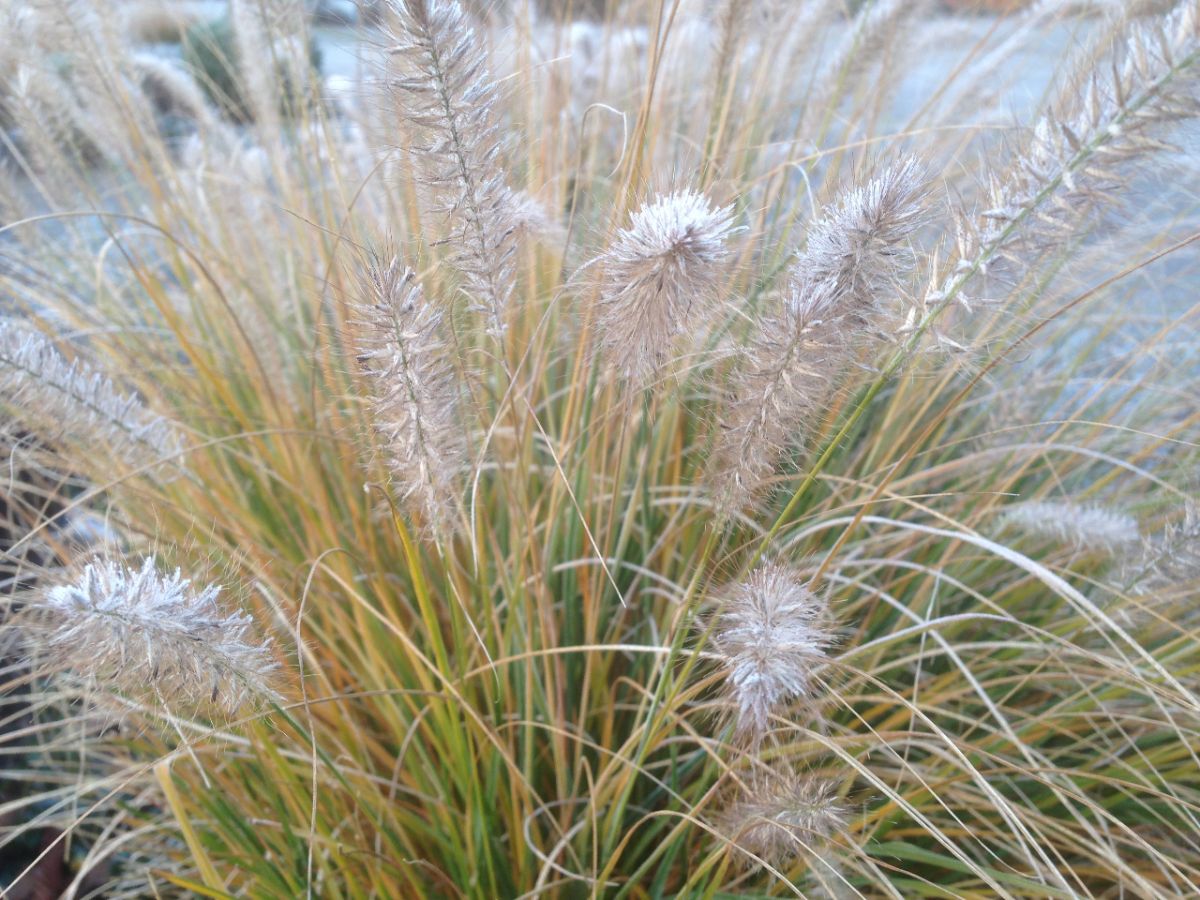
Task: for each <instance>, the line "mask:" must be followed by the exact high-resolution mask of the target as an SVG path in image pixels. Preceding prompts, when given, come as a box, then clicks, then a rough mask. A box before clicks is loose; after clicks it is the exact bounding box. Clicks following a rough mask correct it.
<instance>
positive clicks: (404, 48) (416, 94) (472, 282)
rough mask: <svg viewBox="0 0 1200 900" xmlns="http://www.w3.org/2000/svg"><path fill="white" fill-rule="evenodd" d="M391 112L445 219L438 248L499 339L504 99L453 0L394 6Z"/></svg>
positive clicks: (392, 1) (508, 243)
mask: <svg viewBox="0 0 1200 900" xmlns="http://www.w3.org/2000/svg"><path fill="white" fill-rule="evenodd" d="M385 6H386V8H387V14H386V15H385V16H384V20H383V21H384V35H385V41H386V42H387V45H388V48H387V49H388V54H389V58H390V68H389V72H388V78H387V82H386V94H385V103H386V105H387V107H388V108H389V109H390V110H391V111H392V112H393V113H394V115H395V117H396V118H397V119H398V120H399V121H400V122H402V123H404V124H406V125H407V126H408V128H409V129H410V130H411V132H412V133H413V141H414V143H413V147H412V152H413V154H414V156H415V159H416V163H417V166H418V169H419V170H420V172H421V176H422V178H423V179H424V181H425V183H426V185H427V187H428V188H429V190H430V193H431V194H432V196H433V198H434V204H435V208H434V210H433V212H435V213H440V214H442V215H445V216H447V217H448V219H449V223H450V233H449V234H447V235H446V236H445V238H444V239H443V240H442V241H441V242H439V243H440V245H441V246H444V247H447V248H449V250H450V254H451V261H452V262H453V264H454V266H455V267H456V268H457V270H458V271H459V272H460V274H461V275H462V277H463V281H464V285H463V287H464V290H465V292H466V294H467V296H468V298H469V300H470V302H471V304H472V306H473V308H474V309H476V310H477V311H479V312H481V313H482V314H483V315H484V316H485V317H486V320H487V323H488V330H489V331H490V332H491V333H492V335H493V336H495V337H500V336H502V335H503V334H504V333H505V331H506V329H507V327H508V326H507V319H508V316H509V312H510V310H509V306H510V304H511V302H512V297H513V291H514V287H515V280H516V263H515V259H514V254H515V249H514V239H513V237H514V236H513V231H514V225H513V222H512V211H513V206H514V204H513V201H512V199H511V197H510V193H511V192H510V190H509V188H508V186H507V185H506V183H505V181H504V175H503V172H502V171H501V170H500V168H499V166H498V159H499V154H500V149H501V146H500V145H501V141H500V129H499V125H498V124H497V122H496V118H497V112H496V109H495V107H496V104H497V102H498V91H497V87H496V84H495V82H494V81H493V80H492V78H491V76H490V75H489V73H488V70H487V53H486V51H485V49H484V47H483V45H482V43H481V41H480V40H479V38H478V36H477V35H476V33H475V30H474V29H473V28H472V27H471V22H470V19H469V17H468V15H467V13H466V11H465V10H463V8H462V6H461V5H460V4H459V3H458V2H456V0H389V2H388V3H386V4H385Z"/></svg>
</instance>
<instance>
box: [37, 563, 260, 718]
mask: <svg viewBox="0 0 1200 900" xmlns="http://www.w3.org/2000/svg"><path fill="white" fill-rule="evenodd" d="M219 593H220V588H219V587H216V586H213V585H208V586H205V587H203V588H195V587H193V586H192V583H191V582H190V581H189V580H188V579H186V578H184V577H183V576H182V574H181V573H180V572H179V570H176V571H175V573H174V574H171V575H166V574H163V573H162V572H160V571H159V569H158V567H157V565H156V562H155V559H154V557H153V556H151V557H148V558H147V559H146V560H145V561H144V562H143V563H142V566H141V568H140V569H139V568H134V567H131V566H129V565H127V564H126V563H124V562H122V561H120V560H113V559H97V560H95V561H93V562H90V563H88V564H87V565H86V566H85V567H84V569H83V572H82V574H81V575H80V577H79V579H78V580H77V581H75V582H73V583H70V584H60V585H58V586H56V587H53V588H50V589H49V590H48V591H46V593H45V596H44V598H43V599H42V600H41V601H40V603H38V604H37V605H36V606H35V607H34V612H35V613H37V614H40V617H41V619H43V620H44V621H42V622H40V623H39V625H40V627H37V628H34V629H32V635H33V640H34V641H35V642H36V645H37V647H38V650H39V651H40V652H41V653H43V654H45V655H46V656H47V657H48V660H49V662H50V664H51V665H53V666H55V667H56V668H60V669H63V670H66V671H69V672H70V673H71V674H73V675H77V676H81V677H84V678H86V679H88V680H90V681H91V682H92V683H93V684H94V686H95V687H96V688H98V689H99V690H101V691H111V690H114V689H115V690H116V691H117V692H119V693H121V694H123V695H128V696H129V697H132V698H136V699H142V700H149V701H151V702H154V703H156V704H161V705H163V706H165V707H166V708H168V709H173V710H184V709H198V710H208V709H211V710H217V711H221V712H224V713H225V714H228V715H233V714H235V713H237V712H238V711H239V710H241V709H242V708H243V707H244V706H245V705H246V704H247V703H250V702H258V701H263V700H267V699H272V698H274V696H275V695H274V691H273V690H272V688H271V684H270V682H271V675H272V672H273V671H274V669H275V667H276V666H275V662H274V659H273V656H272V653H271V649H270V645H269V644H268V643H264V642H262V641H260V640H258V639H256V637H255V635H254V634H253V630H254V629H253V623H252V621H251V619H250V617H249V615H247V614H246V613H244V612H241V611H237V612H225V611H223V610H222V609H221V607H220V605H219V604H218V603H217V597H218V595H219Z"/></svg>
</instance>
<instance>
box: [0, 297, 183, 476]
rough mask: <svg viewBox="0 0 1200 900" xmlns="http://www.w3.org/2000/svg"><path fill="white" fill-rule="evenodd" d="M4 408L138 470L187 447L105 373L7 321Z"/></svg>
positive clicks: (0, 383) (1, 328)
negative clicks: (64, 354)
mask: <svg viewBox="0 0 1200 900" xmlns="http://www.w3.org/2000/svg"><path fill="white" fill-rule="evenodd" d="M0 409H4V410H6V411H7V412H9V413H10V414H11V415H13V416H15V417H16V418H17V419H18V420H20V421H24V422H27V423H28V425H29V427H30V428H32V429H35V430H37V431H38V432H39V434H40V435H41V436H42V437H43V438H45V439H48V440H54V441H65V442H67V443H70V444H71V445H73V446H75V447H78V448H86V449H88V450H94V449H95V448H96V446H97V445H100V446H103V447H104V448H105V449H106V450H108V451H110V452H111V453H113V454H115V455H116V456H117V457H118V458H120V459H121V460H123V461H124V462H125V463H126V464H127V465H129V466H132V467H134V468H141V467H153V468H155V470H156V472H157V473H161V472H162V471H164V470H163V469H162V468H161V467H158V466H155V464H156V463H164V462H167V463H174V464H175V465H178V457H179V454H180V450H181V449H182V447H183V438H182V435H181V434H180V432H179V430H178V428H176V426H175V425H174V424H173V423H172V422H170V421H169V420H167V419H165V418H163V417H162V416H158V415H155V414H153V413H152V412H150V410H148V409H147V408H146V407H145V406H144V405H143V404H142V402H141V400H140V399H138V397H137V396H136V395H134V394H123V393H121V392H120V391H119V390H117V388H116V386H115V385H114V384H113V383H112V381H110V380H109V379H108V378H107V377H105V376H104V375H103V374H101V373H100V372H98V371H96V370H95V369H93V368H92V367H91V366H89V365H87V364H86V363H83V362H80V361H78V360H76V361H74V362H68V361H67V360H66V358H65V357H64V356H63V355H62V354H61V353H60V352H59V351H58V350H57V348H55V346H54V345H53V344H52V343H51V342H50V341H49V340H48V339H47V338H45V337H44V336H43V335H41V334H39V333H37V332H36V331H33V330H31V329H30V328H28V327H25V326H22V325H18V324H17V323H16V322H13V321H4V320H0Z"/></svg>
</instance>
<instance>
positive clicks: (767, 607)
mask: <svg viewBox="0 0 1200 900" xmlns="http://www.w3.org/2000/svg"><path fill="white" fill-rule="evenodd" d="M827 619H828V610H827V608H826V605H825V603H824V602H823V601H822V600H821V599H820V598H819V597H817V595H816V594H814V593H813V592H812V591H811V590H810V589H809V588H808V586H807V585H806V584H805V583H804V582H803V581H801V579H800V578H798V577H797V576H796V574H795V573H794V572H792V571H791V570H790V569H788V568H786V567H785V566H782V565H779V564H775V563H767V564H764V565H761V566H759V567H758V568H756V569H755V570H754V571H752V572H751V573H750V574H749V575H748V576H747V577H746V579H745V580H744V581H742V582H739V583H737V584H734V585H732V586H731V587H729V588H727V589H726V591H725V595H724V597H722V599H721V606H720V612H719V613H718V617H717V620H716V622H715V624H714V626H713V643H714V646H715V649H716V652H717V654H718V656H719V657H720V658H721V665H722V668H723V669H724V672H725V679H726V693H727V695H728V699H729V703H730V706H731V707H732V709H733V716H734V721H735V728H736V731H737V733H738V734H739V735H741V736H743V737H749V738H751V739H754V740H757V739H759V738H761V737H762V736H763V735H764V734H766V732H767V730H768V729H769V727H770V720H771V716H772V715H774V714H776V713H778V712H780V711H781V710H782V709H783V708H784V707H785V706H786V705H787V704H788V703H789V702H791V701H793V700H796V699H798V698H804V697H811V696H812V695H813V694H814V693H815V687H816V685H815V673H816V670H817V669H818V668H819V667H820V666H821V664H822V663H824V662H825V660H826V659H827V651H828V649H829V647H830V646H831V645H832V643H833V637H832V635H831V634H830V631H829V627H828V622H827Z"/></svg>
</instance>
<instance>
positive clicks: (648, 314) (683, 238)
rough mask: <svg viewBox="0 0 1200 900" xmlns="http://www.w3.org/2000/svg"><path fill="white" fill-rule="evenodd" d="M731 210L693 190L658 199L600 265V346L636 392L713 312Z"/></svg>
mask: <svg viewBox="0 0 1200 900" xmlns="http://www.w3.org/2000/svg"><path fill="white" fill-rule="evenodd" d="M733 222H734V213H733V207H732V206H726V207H715V206H714V205H713V204H712V202H711V201H710V200H709V199H708V197H706V196H705V195H704V194H702V193H699V192H697V191H692V190H681V191H674V192H671V193H667V194H660V195H658V196H656V197H654V199H652V200H650V201H649V202H647V203H646V204H644V205H643V206H642V207H641V208H640V209H638V210H637V211H636V212H634V214H633V216H632V218H631V220H630V223H629V225H628V226H627V227H625V228H622V229H621V230H620V232H619V233H618V234H617V237H616V239H615V240H614V241H613V242H612V244H611V245H610V246H609V247H608V249H607V250H606V251H605V252H604V254H603V255H602V256H601V257H600V258H599V259H598V260H597V261H596V264H597V265H598V266H599V269H600V287H599V293H598V299H597V306H596V318H597V325H598V327H599V331H600V343H601V345H602V348H603V351H604V353H605V356H606V357H607V359H608V360H609V361H610V363H611V364H612V366H613V367H614V368H615V369H616V371H617V372H618V374H619V375H621V376H622V377H624V378H626V379H628V380H629V381H630V382H632V383H633V384H635V385H636V386H638V387H644V386H645V385H646V383H647V382H648V380H649V379H650V378H651V377H652V376H653V375H654V374H655V373H657V372H658V371H659V370H660V369H661V368H662V366H663V365H664V364H665V363H666V362H667V361H668V360H669V359H670V358H671V357H672V354H673V353H674V352H675V351H677V350H678V345H679V342H680V339H681V337H684V336H694V332H695V329H696V328H697V327H698V325H700V326H702V325H703V323H705V322H706V321H707V320H708V317H709V314H711V313H712V312H713V304H714V303H715V302H716V301H717V299H718V291H719V289H720V287H721V282H722V276H723V275H724V274H725V265H726V263H727V262H728V260H729V258H730V256H731V252H732V251H731V248H730V247H729V239H730V237H731V236H732V235H733V234H735V233H736V232H737V230H738V229H737V228H736V227H735V226H734V224H733Z"/></svg>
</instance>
